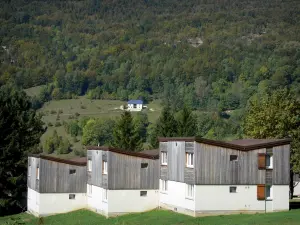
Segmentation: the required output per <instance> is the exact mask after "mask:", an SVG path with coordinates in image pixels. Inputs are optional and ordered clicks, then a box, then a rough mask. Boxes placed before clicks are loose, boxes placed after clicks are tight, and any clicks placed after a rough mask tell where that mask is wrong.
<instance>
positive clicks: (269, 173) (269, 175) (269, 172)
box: [266, 170, 273, 185]
mask: <svg viewBox="0 0 300 225" xmlns="http://www.w3.org/2000/svg"><path fill="white" fill-rule="evenodd" d="M272 174H273V170H266V184H270V185H271V184H272V183H273V179H272V177H273V176H272Z"/></svg>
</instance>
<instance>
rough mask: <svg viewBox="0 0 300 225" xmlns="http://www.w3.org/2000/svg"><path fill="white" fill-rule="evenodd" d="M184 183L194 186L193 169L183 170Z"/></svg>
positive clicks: (186, 168)
mask: <svg viewBox="0 0 300 225" xmlns="http://www.w3.org/2000/svg"><path fill="white" fill-rule="evenodd" d="M184 183H186V184H195V170H194V168H188V167H185V168H184Z"/></svg>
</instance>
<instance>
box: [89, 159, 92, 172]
mask: <svg viewBox="0 0 300 225" xmlns="http://www.w3.org/2000/svg"><path fill="white" fill-rule="evenodd" d="M88 171H89V172H91V171H92V160H91V159H89V160H88Z"/></svg>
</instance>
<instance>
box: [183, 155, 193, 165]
mask: <svg viewBox="0 0 300 225" xmlns="http://www.w3.org/2000/svg"><path fill="white" fill-rule="evenodd" d="M185 162H186V167H190V168H194V153H185Z"/></svg>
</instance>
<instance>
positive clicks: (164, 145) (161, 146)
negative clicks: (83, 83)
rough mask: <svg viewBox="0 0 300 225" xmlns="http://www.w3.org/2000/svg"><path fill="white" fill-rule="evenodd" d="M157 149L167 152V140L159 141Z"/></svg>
mask: <svg viewBox="0 0 300 225" xmlns="http://www.w3.org/2000/svg"><path fill="white" fill-rule="evenodd" d="M159 150H160V151H161V152H167V151H168V142H160V143H159Z"/></svg>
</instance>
